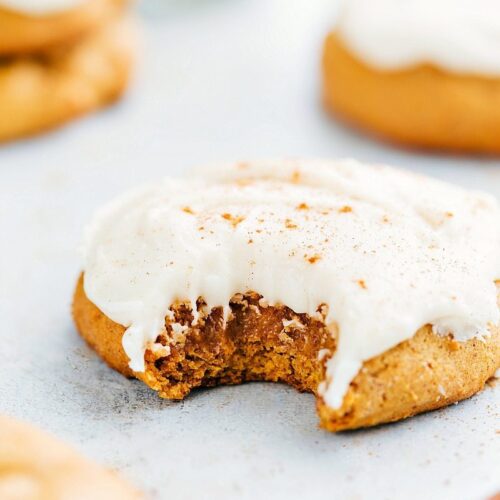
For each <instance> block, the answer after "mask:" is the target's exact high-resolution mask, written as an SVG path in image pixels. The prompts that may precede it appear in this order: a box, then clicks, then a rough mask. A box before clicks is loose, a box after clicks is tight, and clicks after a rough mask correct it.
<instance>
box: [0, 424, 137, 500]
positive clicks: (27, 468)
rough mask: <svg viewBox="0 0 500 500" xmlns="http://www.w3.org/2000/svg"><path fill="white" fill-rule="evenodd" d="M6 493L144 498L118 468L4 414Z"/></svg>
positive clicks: (15, 499)
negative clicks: (114, 469)
mask: <svg viewBox="0 0 500 500" xmlns="http://www.w3.org/2000/svg"><path fill="white" fill-rule="evenodd" d="M0 498H2V499H3V500H19V499H23V500H31V499H33V500H35V499H36V500H63V499H70V498H71V499H76V498H82V499H83V498H92V499H95V500H98V499H102V500H104V499H106V500H113V499H116V500H129V499H130V500H132V499H134V500H139V499H140V498H143V497H142V495H141V494H140V493H139V492H138V491H136V490H135V489H134V488H133V487H132V486H131V485H129V484H128V483H126V482H125V481H123V480H122V479H121V478H119V477H118V476H117V475H116V474H115V473H114V472H112V471H109V470H106V469H104V468H102V467H100V466H98V465H95V464H93V463H92V462H90V461H88V460H86V459H85V458H83V457H81V456H80V455H79V454H78V453H77V452H75V451H74V450H72V449H71V448H70V447H69V446H67V445H66V444H64V443H61V442H60V441H58V440H57V439H55V438H53V437H52V436H49V435H47V434H45V433H44V432H42V431H40V430H38V429H35V428H34V427H32V426H31V425H28V424H26V423H22V422H19V421H17V420H14V419H11V418H8V417H5V416H0Z"/></svg>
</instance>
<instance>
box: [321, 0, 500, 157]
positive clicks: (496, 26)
mask: <svg viewBox="0 0 500 500" xmlns="http://www.w3.org/2000/svg"><path fill="white" fill-rule="evenodd" d="M497 14H498V6H497V4H496V3H495V2H491V1H489V0H480V2H479V4H477V5H476V4H473V3H471V2H468V1H467V0H458V1H443V2H439V3H436V2H434V1H432V0H410V1H408V2H405V4H404V5H403V4H402V3H401V2H399V1H398V0H352V1H350V2H344V3H343V4H342V6H341V8H340V12H339V16H338V19H337V22H336V26H335V29H334V30H333V32H332V33H331V34H330V35H329V36H328V37H327V39H326V41H325V44H324V50H323V64H322V68H323V101H324V105H325V108H326V109H327V110H328V111H329V112H332V113H333V114H334V116H336V117H339V118H340V119H341V120H343V121H345V122H346V123H349V124H352V125H353V126H355V127H357V128H360V129H364V130H366V131H368V132H370V133H371V134H373V135H375V136H378V137H380V138H383V139H385V140H388V141H391V142H394V143H396V144H400V145H405V146H409V147H415V148H428V149H436V150H448V151H454V152H463V153H485V154H498V153H500V111H499V109H500V57H499V56H498V54H499V52H500V43H498V40H497V39H495V37H492V36H490V35H491V33H499V32H500V20H499V19H500V18H499V16H498V15H497Z"/></svg>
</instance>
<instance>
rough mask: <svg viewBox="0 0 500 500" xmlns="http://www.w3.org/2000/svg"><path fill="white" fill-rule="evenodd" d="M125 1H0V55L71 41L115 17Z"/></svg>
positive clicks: (32, 51) (24, 51)
mask: <svg viewBox="0 0 500 500" xmlns="http://www.w3.org/2000/svg"><path fill="white" fill-rule="evenodd" d="M125 3H126V2H125V0H0V56H6V55H14V54H31V53H34V52H40V51H45V50H47V49H50V48H53V47H55V46H60V45H64V44H66V43H72V42H74V41H76V40H77V39H79V38H80V37H82V36H83V35H86V34H88V33H90V32H92V31H95V30H96V29H99V28H102V27H103V26H104V25H105V24H106V23H108V22H109V21H112V20H113V19H114V18H116V17H117V16H118V15H119V14H120V13H121V11H122V10H123V7H124V6H125Z"/></svg>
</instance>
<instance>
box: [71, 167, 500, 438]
mask: <svg viewBox="0 0 500 500" xmlns="http://www.w3.org/2000/svg"><path fill="white" fill-rule="evenodd" d="M499 215H500V212H499V208H498V204H497V203H496V201H495V200H494V199H493V198H491V197H489V196H487V195H483V194H480V193H477V192H468V191H465V190H462V189H460V188H458V187H454V186H451V185H447V184H444V183H441V182H438V181H436V180H432V179H430V178H426V177H420V176H416V175H413V174H409V173H405V172H402V171H397V170H394V169H391V168H389V167H373V166H366V165H361V164H358V163H356V162H352V161H349V162H265V163H256V164H250V163H240V164H236V165H230V166H223V167H219V168H217V167H216V168H212V169H206V170H203V171H200V172H199V173H198V175H196V176H195V177H194V178H191V179H187V180H174V179H166V180H165V181H164V182H162V183H157V184H154V185H151V186H145V187H143V188H141V189H138V190H135V191H134V192H132V193H130V194H128V195H124V196H123V197H121V198H119V199H118V200H116V201H114V202H112V203H110V204H109V205H108V206H106V207H105V208H104V209H103V210H101V211H100V212H98V213H97V215H96V217H95V218H94V221H93V222H92V224H91V225H90V227H89V228H88V231H87V238H86V243H85V264H84V273H83V275H82V277H81V278H80V280H79V281H78V284H77V287H76V292H75V297H74V303H73V315H74V319H75V323H76V325H77V328H78V331H79V332H80V334H81V335H82V337H83V338H84V339H85V340H86V341H87V342H88V343H89V345H90V346H92V347H93V348H94V349H95V350H96V351H97V352H98V353H99V354H100V355H101V356H102V358H103V359H104V360H105V361H106V362H107V363H108V364H109V365H110V366H111V367H113V368H115V369H117V370H118V371H120V372H121V373H123V374H124V375H127V376H135V377H137V378H139V379H141V380H142V381H144V382H145V383H146V384H147V385H149V386H150V387H151V388H153V389H154V390H156V391H158V393H159V395H160V396H161V397H165V398H170V399H182V398H184V397H185V396H186V395H187V394H189V392H190V391H191V390H192V389H193V388H196V387H200V386H213V385H218V384H237V383H241V382H245V381H251V380H269V381H281V382H286V383H289V384H291V385H293V386H294V387H296V388H297V389H299V390H303V391H311V392H313V393H315V394H316V396H317V404H318V411H319V415H320V419H321V425H322V426H323V427H325V428H326V429H329V430H331V431H338V430H344V429H353V428H357V427H363V426H370V425H376V424H379V423H383V422H390V421H394V420H399V419H401V418H405V417H408V416H411V415H414V414H417V413H420V412H423V411H427V410H431V409H434V408H439V407H442V406H445V405H448V404H450V403H452V402H456V401H459V400H461V399H464V398H467V397H469V396H471V395H472V394H474V393H476V392H477V391H479V390H481V389H482V388H483V386H484V384H485V382H486V381H487V379H488V378H489V377H491V376H492V375H493V374H494V372H495V370H496V369H497V368H498V366H499V365H500V329H499V327H498V324H499V317H500V311H499V304H498V299H497V296H498V290H497V287H496V285H495V281H497V280H498V278H499V277H500V268H499V267H498V264H499V262H498V258H497V256H498V253H499V251H500V232H499V231H498V230H497V228H498V223H497V222H498V217H499ZM492 228H495V230H493V229H492Z"/></svg>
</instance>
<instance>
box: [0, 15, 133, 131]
mask: <svg viewBox="0 0 500 500" xmlns="http://www.w3.org/2000/svg"><path fill="white" fill-rule="evenodd" d="M134 54H135V29H134V24H133V23H132V22H131V21H130V20H128V19H126V20H117V21H114V22H113V23H108V24H107V25H106V26H105V27H104V28H102V29H101V30H99V31H97V32H95V33H92V34H91V35H89V36H87V37H85V38H83V39H82V40H80V41H78V42H76V43H74V44H72V45H70V46H67V47H63V48H59V49H54V50H53V51H51V52H48V53H46V54H44V55H38V56H22V57H16V58H12V59H7V60H5V61H4V62H3V64H1V65H0V110H1V112H0V141H5V140H10V139H15V138H19V137H23V136H27V135H32V134H35V133H38V132H41V131H43V130H46V129H50V128H53V127H57V126H59V125H61V124H63V123H65V122H67V121H68V120H71V119H73V118H75V117H77V116H80V115H82V114H85V113H88V112H90V111H93V110H95V109H98V108H100V107H102V106H105V105H106V104H109V103H111V102H113V101H114V100H115V99H117V98H118V97H119V96H120V95H121V94H122V93H123V91H124V90H125V88H126V86H127V83H128V81H129V77H130V72H131V68H132V64H133V59H134Z"/></svg>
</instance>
